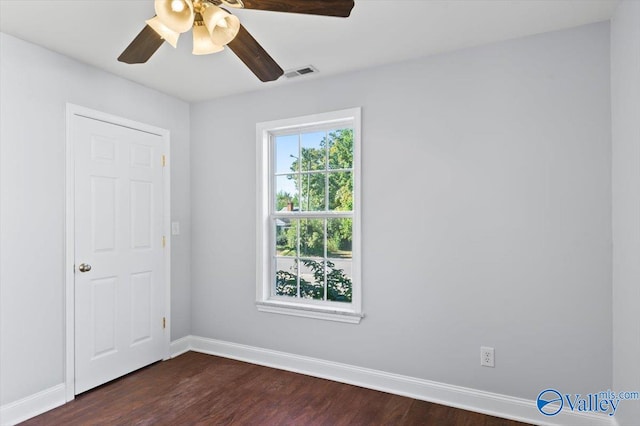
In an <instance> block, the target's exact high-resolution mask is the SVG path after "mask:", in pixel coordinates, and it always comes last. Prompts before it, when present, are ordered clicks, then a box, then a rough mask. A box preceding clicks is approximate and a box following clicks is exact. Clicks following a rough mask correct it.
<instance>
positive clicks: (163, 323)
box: [162, 317, 167, 329]
mask: <svg viewBox="0 0 640 426" xmlns="http://www.w3.org/2000/svg"><path fill="white" fill-rule="evenodd" d="M162 328H163V329H165V328H167V318H165V317H162Z"/></svg>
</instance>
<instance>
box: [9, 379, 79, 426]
mask: <svg viewBox="0 0 640 426" xmlns="http://www.w3.org/2000/svg"><path fill="white" fill-rule="evenodd" d="M65 388H66V387H65V385H64V383H61V384H59V385H57V386H54V387H52V388H49V389H45V390H43V391H41V392H38V393H36V394H33V395H29V396H28V397H26V398H22V399H19V400H18V401H14V402H11V403H9V404H5V405H3V406H2V407H0V425H2V426H11V425H15V424H17V423H20V422H23V421H25V420H27V419H30V418H31V417H35V416H37V415H39V414H42V413H44V412H45V411H49V410H51V409H53V408H56V407H59V406H61V405H62V404H64V403H65V402H66V401H67V400H66V393H65Z"/></svg>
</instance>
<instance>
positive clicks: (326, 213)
mask: <svg viewBox="0 0 640 426" xmlns="http://www.w3.org/2000/svg"><path fill="white" fill-rule="evenodd" d="M347 128H348V127H343V128H335V129H332V130H333V131H338V130H344V129H347ZM329 133H330V131H329V130H325V131H324V140H325V141H327V142H326V143H325V146H324V168H323V169H319V170H311V167H310V166H309V168H308V170H302V166H303V163H302V149H303V147H302V135H303V134H305V132H297V148H298V151H297V153H298V156H297V160H298V161H297V167H296V171H295V172H280V173H278V172H277V170H276V167H275V164H276V162H275V161H272V168H273V172H272V173H271V175H272V176H273V179H272V182H273V185H272V194H271V195H272V196H271V203H270V204H271V217H272V223H275V220H276V219H278V218H294V217H295V218H296V219H297V221H296V223H297V226H296V255H295V256H294V264H295V265H296V270H295V272H296V297H297V298H298V299H302V292H301V282H300V281H301V275H302V274H301V265H302V259H309V260H320V261H322V262H323V265H324V267H323V283H322V284H323V295H322V301H325V302H326V301H328V292H329V291H328V290H329V289H328V267H327V261H328V260H329V256H328V255H329V253H328V219H329V218H350V219H352V220H353V209H352V210H349V211H344V210H339V211H338V210H335V211H334V210H331V209H330V196H331V193H330V176H331V175H338V174H339V173H353V172H354V168H353V163H352V165H351V167H350V168H336V169H331V168H330V167H329V152H330V145H331V144H330V143H329ZM277 138H278V136H277V135H272V137H271V138H270V143H271V146H272V149H271V152H273V153H274V154H275V153H276V152H277V147H276V141H277ZM291 174H295V175H297V176H296V180H297V182H298V204H299V205H298V211H297V212H279V211H278V209H277V197H275V196H273V195H275V194H277V185H276V182H277V177H279V176H290V175H291ZM318 174H323V175H324V192H325V193H324V209H323V210H310V209H309V199H310V195H311V194H310V193H309V191H307V194H306V201H307V209H306V210H303V199H302V192H303V191H302V184H303V182H302V176H303V175H307V176H308V177H307V180H308V181H309V179H311V176H312V175H318ZM351 178H352V179H353V176H351ZM352 191H353V188H352ZM352 197H353V193H352ZM302 212H304V213H302ZM301 213H302V214H301ZM305 219H306V220H307V221H309V220H313V219H318V220H322V221H323V257H318V256H311V255H308V256H302V254H301V230H302V220H305ZM276 233H277V230H276V231H275V232H274V237H275V234H276ZM273 242H274V244H273V249H274V259H275V261H274V262H273V263H272V265H273V267H274V269H273V270H272V271H271V276H272V277H274V278H275V276H276V270H277V269H278V268H277V261H278V259H290V258H291V257H289V256H279V255H278V253H277V247H276V244H275V238H274V240H273ZM307 254H308V253H307ZM271 294H272V296H276V297H279V296H277V295H276V286H275V281H274V285H273V286H272V289H271ZM283 297H287V298H288V297H290V296H283ZM316 300H317V299H316Z"/></svg>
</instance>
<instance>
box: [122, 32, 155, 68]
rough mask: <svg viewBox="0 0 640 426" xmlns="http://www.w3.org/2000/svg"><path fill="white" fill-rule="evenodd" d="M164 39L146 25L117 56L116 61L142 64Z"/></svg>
mask: <svg viewBox="0 0 640 426" xmlns="http://www.w3.org/2000/svg"><path fill="white" fill-rule="evenodd" d="M162 43H164V39H163V38H162V37H160V35H159V34H158V33H157V32H155V31H154V29H153V28H151V27H150V26H149V25H146V26H145V27H144V28H143V29H142V31H140V34H138V35H137V36H136V38H134V39H133V41H132V42H131V44H129V46H127V48H126V49H124V52H122V53H121V54H120V56H118V61H120V62H124V63H127V64H143V63H145V62H147V61H148V60H149V58H150V57H151V56H152V55H153V54H154V53H156V50H158V49H159V48H160V46H162Z"/></svg>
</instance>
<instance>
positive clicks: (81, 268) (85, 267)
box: [78, 263, 91, 272]
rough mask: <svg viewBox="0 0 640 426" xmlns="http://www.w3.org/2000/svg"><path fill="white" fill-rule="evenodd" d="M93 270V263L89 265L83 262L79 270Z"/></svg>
mask: <svg viewBox="0 0 640 426" xmlns="http://www.w3.org/2000/svg"><path fill="white" fill-rule="evenodd" d="M90 270H91V265H89V264H88V263H81V264H80V265H79V266H78V271H80V272H89V271H90Z"/></svg>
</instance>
